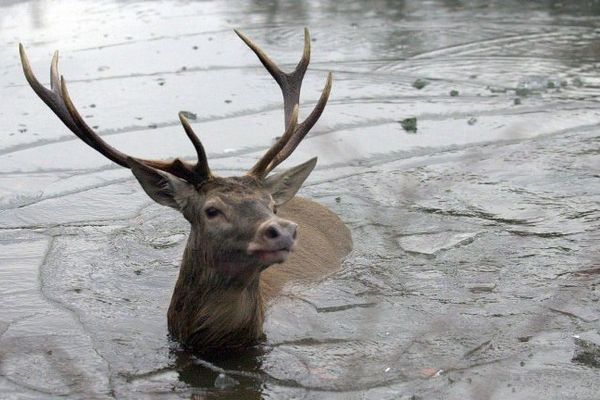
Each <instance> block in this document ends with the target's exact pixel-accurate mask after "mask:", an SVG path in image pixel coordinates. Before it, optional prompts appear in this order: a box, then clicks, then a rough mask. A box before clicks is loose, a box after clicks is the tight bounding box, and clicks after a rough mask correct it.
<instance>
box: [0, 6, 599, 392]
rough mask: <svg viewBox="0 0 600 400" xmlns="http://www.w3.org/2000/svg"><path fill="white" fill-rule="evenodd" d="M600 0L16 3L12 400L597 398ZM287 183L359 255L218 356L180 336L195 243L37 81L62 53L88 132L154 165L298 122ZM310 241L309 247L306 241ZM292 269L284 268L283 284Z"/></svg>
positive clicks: (10, 44)
mask: <svg viewBox="0 0 600 400" xmlns="http://www.w3.org/2000/svg"><path fill="white" fill-rule="evenodd" d="M599 16H600V3H598V2H597V1H573V2H558V1H550V0H548V1H535V2H520V1H502V2H489V1H475V0H473V1H453V0H446V1H443V0H432V1H419V0H412V1H410V0H407V1H401V0H397V1H391V0H388V1H383V0H380V1H357V0H353V1H345V2H335V1H322V2H321V1H293V0H287V1H279V0H271V1H259V0H255V1H239V0H235V1H228V2H219V1H202V2H191V1H118V0H110V1H108V0H103V1H96V2H86V1H81V0H67V1H61V2H55V1H51V0H31V1H4V2H2V4H0V43H1V44H2V46H0V91H1V93H2V96H1V98H2V99H3V101H2V104H1V105H0V305H1V307H0V393H2V396H1V397H2V398H3V399H4V398H6V399H54V398H57V397H60V398H65V399H79V398H90V399H91V398H93V399H105V398H107V399H110V398H119V399H121V398H125V399H126V398H131V399H140V398H152V399H155V398H161V399H162V398H164V399H171V398H173V399H176V398H184V399H190V398H191V399H258V398H269V399H278V398H282V399H287V398H298V399H299V398H301V399H320V398H327V399H353V398H357V399H431V398H445V399H506V398H511V399H532V398H544V399H562V398H566V397H570V398H577V399H593V398H597V393H598V392H600V381H599V380H598V372H599V370H598V368H599V366H600V336H599V332H600V302H599V299H600V250H599V246H598V241H599V240H600V104H599V99H600V45H599V43H600V18H599ZM305 26H306V27H309V28H310V31H311V37H312V62H311V66H310V67H309V71H308V73H307V75H306V77H305V79H304V81H305V82H304V87H303V89H304V90H303V94H302V102H301V104H302V107H301V111H300V112H301V114H302V115H306V113H308V112H309V110H310V109H311V108H312V107H313V106H314V104H315V102H316V101H317V99H318V97H319V94H320V91H321V89H322V87H323V84H324V82H325V78H326V75H327V72H329V71H332V72H333V75H334V84H333V91H332V94H331V98H330V101H329V104H328V106H327V108H326V110H325V112H324V114H323V116H322V117H321V119H320V120H319V122H318V123H317V125H316V126H315V128H314V129H313V130H312V132H311V134H310V135H309V136H308V137H307V138H306V139H305V141H304V142H303V143H302V144H301V145H300V146H299V147H298V149H297V150H296V152H295V153H294V154H293V155H292V156H291V157H290V159H289V161H286V163H285V165H294V164H295V163H299V162H302V161H305V160H307V159H309V158H311V157H314V156H318V157H319V163H318V165H317V167H316V169H315V171H314V172H313V173H312V175H311V176H310V178H309V179H308V181H307V183H306V184H305V186H304V187H303V189H302V190H301V192H300V194H301V195H302V196H305V197H309V198H312V199H314V200H316V201H318V202H319V203H321V204H323V205H325V206H327V207H328V208H330V209H331V210H333V211H334V212H335V213H336V214H337V215H339V216H340V218H341V219H342V220H343V221H344V222H345V223H346V225H347V226H348V227H349V228H350V230H351V232H352V236H353V240H354V249H353V251H352V252H351V253H350V254H349V255H348V257H347V258H346V259H345V260H344V262H343V263H342V265H341V267H340V269H339V271H337V272H335V273H333V274H331V275H329V276H327V277H325V278H324V279H322V280H320V281H318V282H312V283H306V282H302V283H294V282H291V283H290V284H289V285H288V286H286V287H285V289H284V292H283V294H282V296H281V297H280V298H278V299H277V301H275V302H273V303H272V304H271V306H270V307H269V308H268V311H267V317H266V322H265V332H266V336H267V337H266V340H265V341H264V342H263V343H262V344H261V345H259V346H256V347H255V348H252V349H249V350H248V352H247V353H244V354H243V355H240V356H238V357H227V358H225V357H219V355H216V356H215V357H211V358H210V359H209V358H203V357H200V356H198V355H195V354H192V353H189V352H187V351H185V350H182V349H181V348H180V347H179V346H178V345H177V344H176V343H175V342H173V341H171V340H170V339H169V337H168V334H167V326H166V312H167V308H168V304H169V299H170V296H171V293H172V290H173V286H174V283H175V279H176V277H177V273H178V268H179V262H180V260H181V254H182V252H183V248H184V246H185V242H186V239H187V234H188V231H189V227H188V224H187V222H186V221H185V220H184V219H183V218H181V216H180V215H179V214H178V213H176V212H175V211H172V210H170V209H167V208H166V207H161V206H159V205H157V204H156V203H154V202H152V200H150V199H149V198H148V197H147V196H146V194H145V193H144V192H143V190H142V189H141V187H140V186H139V185H138V183H137V181H136V180H135V179H134V177H133V176H132V175H131V173H130V172H129V171H128V170H126V169H124V168H120V167H118V166H117V165H115V164H113V163H111V162H110V161H109V160H107V159H105V158H104V157H102V156H101V155H99V154H97V153H96V152H95V151H93V150H91V149H90V148H89V147H87V146H85V144H84V143H82V142H81V141H80V140H79V139H77V137H75V136H74V135H73V134H71V133H70V132H69V131H68V129H67V128H65V127H64V126H63V125H62V124H61V122H60V121H59V120H58V119H57V118H56V117H55V116H54V115H52V113H51V111H50V110H48V109H47V107H46V106H45V105H44V104H43V103H42V102H41V101H40V100H39V99H38V98H37V97H36V96H35V94H34V93H33V92H32V90H31V89H30V88H29V87H28V85H27V83H26V82H25V79H24V78H23V74H22V70H21V66H20V62H19V58H18V43H19V42H22V43H23V44H24V45H25V47H26V48H27V51H28V54H29V57H30V60H31V64H32V67H33V69H34V71H35V72H36V74H37V75H38V76H39V77H40V79H42V80H43V81H44V82H46V83H47V80H46V79H47V76H48V75H47V74H48V70H49V66H50V60H51V57H52V53H53V51H54V50H56V49H59V50H60V52H61V53H60V54H61V64H60V66H61V72H62V73H63V74H64V76H65V78H66V79H67V81H68V82H69V89H70V93H71V96H72V97H73V99H74V100H75V103H76V104H77V105H78V108H79V109H80V110H81V113H82V116H83V117H84V118H85V119H86V121H88V122H89V124H90V125H91V126H93V127H94V129H96V130H97V132H99V134H100V135H101V136H102V137H103V138H105V139H106V140H107V141H108V142H110V143H111V144H112V145H114V146H115V147H117V148H118V149H120V150H122V151H124V152H126V153H129V154H133V155H135V156H139V157H146V158H168V157H174V156H183V157H186V158H189V159H191V158H193V156H194V149H193V148H192V147H191V146H190V144H189V142H188V140H187V138H186V137H185V135H184V134H183V130H182V129H181V127H180V126H179V121H178V118H177V113H178V112H179V111H180V110H185V111H188V112H189V113H193V114H195V119H194V120H192V123H193V126H194V129H195V130H196V132H198V133H199V134H200V136H201V139H202V141H203V143H204V145H205V147H206V149H207V152H208V157H209V160H210V165H211V168H212V169H213V170H215V171H216V172H217V173H219V174H221V175H236V174H242V173H244V171H246V170H247V169H248V168H249V167H250V166H251V165H252V164H253V163H254V161H255V160H256V159H258V158H259V157H260V156H261V155H262V153H263V152H264V151H265V150H266V149H267V148H268V147H269V146H270V145H271V144H272V142H273V140H274V138H275V137H277V136H279V135H281V134H282V132H283V128H282V126H283V124H282V116H283V113H282V109H281V108H282V102H281V95H280V93H279V89H278V88H277V86H276V85H275V84H274V82H273V80H272V78H271V77H270V76H269V75H268V74H267V73H266V72H265V71H264V69H263V68H262V66H261V65H260V63H259V62H258V61H257V59H256V57H255V56H254V54H252V53H251V52H250V51H249V50H248V49H247V48H246V47H245V46H244V44H243V43H242V42H241V41H240V40H239V38H238V37H237V36H236V35H235V33H234V32H233V29H234V28H235V29H240V30H241V31H243V32H244V33H246V34H247V35H248V36H250V37H251V38H252V39H253V40H255V41H256V42H257V43H258V44H259V45H260V46H262V47H263V48H264V49H265V50H266V51H267V52H268V53H269V54H270V55H271V56H272V58H274V59H275V60H276V61H277V62H279V63H280V64H281V65H283V66H284V67H285V68H289V69H291V68H293V66H294V65H295V63H296V62H297V60H298V58H299V56H300V54H301V49H302V43H303V38H302V30H303V27H305ZM300 240H301V238H300ZM273 268H276V266H275V267H273Z"/></svg>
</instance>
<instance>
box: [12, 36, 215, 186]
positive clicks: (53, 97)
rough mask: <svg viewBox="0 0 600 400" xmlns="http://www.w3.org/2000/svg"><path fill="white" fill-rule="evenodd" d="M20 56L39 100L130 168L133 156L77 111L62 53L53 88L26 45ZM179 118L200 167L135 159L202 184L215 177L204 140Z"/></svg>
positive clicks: (55, 61) (52, 72)
mask: <svg viewBox="0 0 600 400" xmlns="http://www.w3.org/2000/svg"><path fill="white" fill-rule="evenodd" d="M19 53H20V55H21V64H22V65H23V72H24V73H25V78H26V79H27V82H29V85H30V86H31V88H32V89H33V90H34V91H35V93H36V94H37V95H38V97H39V98H40V99H42V100H43V101H44V103H46V105H48V107H50V109H51V110H52V111H53V112H54V114H56V115H57V116H58V118H60V120H61V121H62V122H63V123H64V124H65V125H66V126H67V128H69V129H70V130H71V131H72V132H73V133H74V134H75V135H77V136H78V137H79V138H80V139H81V140H83V141H84V142H85V143H86V144H87V145H88V146H90V147H91V148H93V149H95V150H96V151H98V152H99V153H101V154H102V155H104V156H105V157H106V158H108V159H110V160H112V161H114V162H115V163H117V164H119V165H120V166H122V167H125V168H130V166H129V162H128V161H127V158H128V157H129V156H128V155H127V154H125V153H123V152H121V151H119V150H117V149H115V148H114V147H112V146H111V145H109V144H108V143H106V142H105V141H104V140H103V139H102V138H101V137H100V136H99V135H98V134H97V133H96V132H94V130H93V129H92V128H90V127H89V126H88V124H86V123H85V121H84V120H83V118H82V117H81V115H80V114H79V112H78V111H77V109H76V108H75V105H74V104H73V101H72V100H71V97H70V96H69V92H68V91H67V83H66V81H65V79H64V77H62V76H61V77H60V78H59V73H58V51H56V52H54V56H53V57H52V64H51V67H50V89H47V88H46V87H44V86H43V85H42V84H41V83H40V82H39V81H38V79H37V78H36V77H35V75H34V73H33V71H32V69H31V65H30V64H29V59H28V58H27V54H26V53H25V48H24V47H23V45H22V44H19ZM179 119H180V120H181V124H182V125H183V128H184V130H185V133H186V134H187V136H188V138H189V139H190V140H191V142H192V144H193V145H194V148H195V149H196V153H197V156H198V162H197V163H196V164H189V163H187V162H185V161H182V160H180V159H178V158H176V159H175V160H173V161H161V160H144V159H139V158H135V160H136V161H138V162H141V163H143V164H145V165H147V166H150V167H153V168H156V169H159V170H162V171H166V172H169V173H171V174H173V175H175V176H177V177H179V178H181V179H184V180H186V181H188V182H190V183H193V184H199V183H202V182H204V181H205V180H207V179H210V177H211V173H210V169H209V167H208V161H207V159H206V152H205V151H204V147H203V146H202V143H201V142H200V139H198V136H196V134H195V133H194V131H193V130H192V127H191V126H190V123H189V122H188V120H187V119H186V117H185V115H183V113H179Z"/></svg>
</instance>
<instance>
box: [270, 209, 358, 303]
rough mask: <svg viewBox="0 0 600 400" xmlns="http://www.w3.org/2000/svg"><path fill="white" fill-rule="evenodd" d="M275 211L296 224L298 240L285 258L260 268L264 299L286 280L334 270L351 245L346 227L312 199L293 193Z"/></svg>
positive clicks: (312, 278)
mask: <svg viewBox="0 0 600 400" xmlns="http://www.w3.org/2000/svg"><path fill="white" fill-rule="evenodd" d="M277 214H278V215H279V216H281V217H282V218H286V219H289V220H292V221H294V222H296V223H297V224H298V243H297V245H296V248H295V249H294V252H293V253H292V254H291V255H290V257H289V258H288V260H287V261H286V262H284V263H283V264H280V265H277V266H275V267H273V268H269V269H267V270H265V271H264V272H263V276H262V279H261V285H262V290H263V296H264V298H265V300H266V301H269V300H271V299H272V298H273V297H276V296H277V295H278V294H279V293H280V291H281V289H282V288H283V287H284V286H285V284H286V283H288V282H302V281H315V280H318V279H320V278H323V277H324V276H326V275H328V274H330V273H332V272H335V271H336V270H338V269H339V268H340V263H341V261H342V259H343V258H344V257H345V256H346V255H347V254H348V253H349V252H350V250H351V249H352V236H351V234H350V230H349V229H348V227H347V226H346V225H345V224H344V223H343V222H342V220H341V219H340V218H339V217H338V216H337V215H336V214H334V213H333V212H332V211H331V210H329V209H328V208H327V207H324V206H323V205H321V204H319V203H317V202H315V201H312V200H310V199H306V198H302V197H294V198H293V199H292V200H290V201H289V202H287V203H286V204H285V205H283V206H282V207H281V210H280V211H279V212H278V213H277Z"/></svg>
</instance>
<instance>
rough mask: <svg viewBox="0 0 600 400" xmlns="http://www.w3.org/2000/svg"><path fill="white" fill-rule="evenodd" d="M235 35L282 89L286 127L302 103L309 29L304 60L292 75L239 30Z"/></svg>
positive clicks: (308, 51) (306, 34)
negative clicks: (284, 70) (296, 107)
mask: <svg viewBox="0 0 600 400" xmlns="http://www.w3.org/2000/svg"><path fill="white" fill-rule="evenodd" d="M234 31H235V33H236V34H237V35H238V36H239V37H240V39H242V40H243V41H244V43H246V45H247V46H248V47H250V49H251V50H252V51H253V52H254V54H256V56H257V57H258V59H259V60H260V62H261V63H262V65H263V66H264V67H265V69H266V70H267V71H269V73H270V74H271V76H272V77H273V79H275V81H276V82H277V84H278V85H279V87H280V88H281V92H282V94H283V109H284V122H285V127H287V126H288V125H289V123H290V120H291V117H292V112H293V110H294V106H295V105H296V104H299V103H300V89H301V86H302V79H303V78H304V74H305V73H306V69H307V68H308V64H309V62H310V33H309V31H308V28H304V51H303V52H302V58H301V59H300V62H298V65H296V68H295V69H294V71H293V72H291V73H285V72H283V71H282V70H281V69H280V68H279V67H278V66H277V65H276V64H275V63H274V62H273V61H272V60H271V59H270V58H269V56H267V54H266V53H265V52H264V51H263V50H262V49H261V48H260V47H258V45H256V44H255V43H254V42H253V41H252V40H250V39H249V38H248V37H247V36H246V35H244V34H243V33H242V32H240V31H238V30H234Z"/></svg>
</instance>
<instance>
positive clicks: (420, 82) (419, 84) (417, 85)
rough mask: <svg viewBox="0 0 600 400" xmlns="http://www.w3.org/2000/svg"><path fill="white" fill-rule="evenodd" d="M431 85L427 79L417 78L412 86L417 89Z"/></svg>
mask: <svg viewBox="0 0 600 400" xmlns="http://www.w3.org/2000/svg"><path fill="white" fill-rule="evenodd" d="M427 85H429V82H428V81H426V80H425V79H421V78H419V79H417V80H416V81H414V82H413V84H412V86H413V87H414V88H416V89H419V90H421V89H423V88H424V87H425V86H427Z"/></svg>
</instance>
